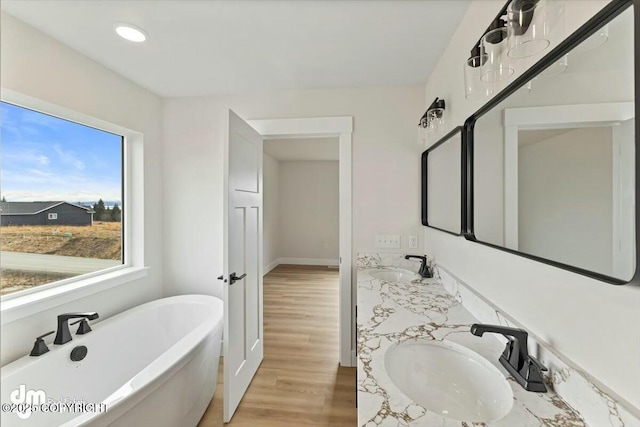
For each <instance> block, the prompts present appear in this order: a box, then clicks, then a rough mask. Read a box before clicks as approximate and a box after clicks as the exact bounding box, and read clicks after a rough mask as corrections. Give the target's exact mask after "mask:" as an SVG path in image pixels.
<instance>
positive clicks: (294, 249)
mask: <svg viewBox="0 0 640 427" xmlns="http://www.w3.org/2000/svg"><path fill="white" fill-rule="evenodd" d="M338 166H339V163H338V162H335V161H324V162H321V161H299V162H281V163H280V185H279V186H280V202H279V205H280V224H279V230H280V256H281V257H283V258H289V259H291V258H302V259H308V260H310V262H311V261H312V260H314V259H316V260H332V261H334V262H337V260H338V257H339V256H340V247H339V221H338V220H339V215H338V177H339V170H338ZM285 262H287V261H286V260H285ZM301 262H302V261H301Z"/></svg>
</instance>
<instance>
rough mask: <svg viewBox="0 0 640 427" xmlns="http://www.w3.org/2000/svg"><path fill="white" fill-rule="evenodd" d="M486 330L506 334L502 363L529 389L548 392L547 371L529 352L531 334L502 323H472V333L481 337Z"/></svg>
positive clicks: (501, 357)
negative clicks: (544, 378) (543, 373)
mask: <svg viewBox="0 0 640 427" xmlns="http://www.w3.org/2000/svg"><path fill="white" fill-rule="evenodd" d="M485 332H490V333H496V334H501V335H504V336H505V337H506V338H507V340H508V342H507V346H506V348H505V349H504V351H503V352H502V355H501V356H500V359H499V360H500V363H501V364H502V366H504V367H505V369H506V370H507V371H509V373H510V374H511V375H512V376H513V377H514V378H515V379H516V381H517V382H518V384H520V385H521V386H522V387H523V388H524V389H525V390H527V391H535V392H539V393H546V392H547V387H545V385H544V382H543V380H542V372H541V371H546V370H547V368H546V367H544V366H543V365H542V364H541V363H540V362H538V361H537V360H536V359H535V358H534V357H533V356H531V355H530V354H529V350H528V348H527V338H528V337H529V334H528V333H527V331H525V330H524V329H518V328H509V327H506V326H500V325H484V324H479V323H475V324H473V325H471V333H472V334H473V335H476V336H479V337H481V336H482V335H483V334H484V333H485Z"/></svg>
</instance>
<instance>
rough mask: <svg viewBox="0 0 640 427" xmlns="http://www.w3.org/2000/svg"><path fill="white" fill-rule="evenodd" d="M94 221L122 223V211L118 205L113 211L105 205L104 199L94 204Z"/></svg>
mask: <svg viewBox="0 0 640 427" xmlns="http://www.w3.org/2000/svg"><path fill="white" fill-rule="evenodd" d="M93 211H94V214H93V219H94V220H95V221H105V222H120V221H122V210H121V209H120V206H118V204H117V203H116V204H115V205H113V207H112V208H111V209H109V208H108V207H107V206H105V205H104V202H103V201H102V199H100V200H98V202H97V203H94V204H93Z"/></svg>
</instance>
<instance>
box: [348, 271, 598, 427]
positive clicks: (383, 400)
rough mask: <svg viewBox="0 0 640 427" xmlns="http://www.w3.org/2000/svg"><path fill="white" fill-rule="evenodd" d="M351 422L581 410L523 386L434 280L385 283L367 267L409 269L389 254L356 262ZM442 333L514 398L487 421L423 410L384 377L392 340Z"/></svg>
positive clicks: (564, 416)
mask: <svg viewBox="0 0 640 427" xmlns="http://www.w3.org/2000/svg"><path fill="white" fill-rule="evenodd" d="M358 264H359V266H358V317H357V327H358V339H357V349H358V425H360V426H366V427H372V426H412V427H414V426H428V427H434V426H438V427H454V426H455V427H479V426H487V427H489V426H490V427H516V426H517V427H539V426H554V427H579V426H586V424H585V423H584V421H583V420H582V418H581V417H580V415H579V414H578V413H577V412H576V411H574V410H573V409H572V408H571V407H570V406H569V405H568V404H566V403H565V402H564V401H563V400H562V399H561V398H560V397H559V396H558V395H557V394H555V393H554V392H552V391H549V392H548V393H532V392H528V391H525V390H524V389H523V388H522V387H521V386H520V385H519V384H518V383H516V381H515V380H514V379H513V378H512V377H511V376H510V375H509V374H508V373H507V371H506V370H505V369H504V368H503V367H502V365H500V363H499V362H498V358H499V356H500V354H501V353H502V351H503V350H504V345H503V344H501V343H500V341H499V340H498V339H496V338H495V337H493V336H491V335H490V334H487V335H485V336H483V337H476V336H474V335H472V334H471V333H470V332H469V328H470V327H471V325H472V324H473V323H477V320H476V319H475V318H474V317H473V316H472V315H471V314H470V313H469V312H468V311H467V310H466V309H465V308H464V307H463V306H462V305H460V304H459V303H458V302H457V301H456V300H455V299H454V297H453V296H452V295H451V294H449V293H448V292H447V291H446V290H445V289H444V287H443V286H442V285H441V284H440V282H439V281H438V280H436V279H422V280H417V281H414V282H411V283H394V282H386V281H381V280H377V279H375V278H373V277H372V276H371V275H370V274H369V273H370V272H372V271H375V270H381V269H385V268H389V267H400V268H405V269H410V270H413V271H416V268H415V267H416V263H415V262H412V261H404V260H396V261H395V262H393V264H392V263H387V264H386V266H380V260H371V259H367V258H363V259H359V262H358ZM415 339H421V340H437V341H442V340H445V339H446V340H448V341H451V342H454V343H457V344H461V345H463V346H465V347H467V348H469V349H471V350H473V351H475V352H476V353H478V354H480V355H482V356H483V357H485V358H486V359H487V360H489V361H490V362H491V363H492V364H493V365H494V366H496V367H497V368H498V369H499V370H500V371H501V372H502V373H504V375H505V377H507V380H508V382H509V384H510V385H511V387H512V389H513V394H514V403H513V407H512V409H511V411H510V412H509V413H508V414H507V415H506V416H505V417H503V418H502V419H500V420H498V421H494V422H490V423H486V424H485V423H478V422H476V423H474V422H472V421H473V420H468V421H456V420H451V419H447V418H444V417H443V416H441V415H439V414H437V413H434V412H430V411H427V410H426V409H425V408H423V407H422V406H420V405H418V404H416V403H414V402H413V401H412V400H411V399H409V398H408V397H407V396H405V395H404V394H403V393H402V392H401V391H400V390H399V389H398V388H397V387H396V386H395V385H394V384H393V383H392V382H391V380H390V379H389V377H388V375H387V373H386V370H385V367H384V355H385V351H386V350H387V348H389V347H390V346H391V345H393V344H394V343H400V342H403V341H407V340H415Z"/></svg>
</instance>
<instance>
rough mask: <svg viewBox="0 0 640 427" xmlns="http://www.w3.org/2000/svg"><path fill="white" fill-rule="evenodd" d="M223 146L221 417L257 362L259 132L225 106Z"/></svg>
mask: <svg viewBox="0 0 640 427" xmlns="http://www.w3.org/2000/svg"><path fill="white" fill-rule="evenodd" d="M228 129H229V134H228V138H227V150H226V154H227V155H226V158H227V159H226V160H227V161H226V165H227V167H226V171H225V178H226V190H227V191H226V193H227V194H226V197H225V199H226V200H225V201H226V209H225V232H224V235H225V242H224V248H225V249H224V250H225V254H224V257H225V261H224V264H225V274H224V278H225V280H226V282H225V283H224V304H225V307H224V315H225V322H224V421H225V422H229V421H231V417H233V414H234V412H235V410H236V408H237V407H238V404H239V403H240V400H241V399H242V396H244V393H245V391H246V390H247V387H249V384H250V383H251V380H252V379H253V376H254V375H255V373H256V371H257V370H258V366H260V362H262V355H263V338H262V337H263V333H262V332H263V325H262V256H263V254H262V136H261V135H260V134H259V133H258V132H256V131H255V130H254V129H253V128H252V127H251V126H249V125H248V124H247V123H246V122H245V121H244V120H242V119H241V118H240V117H239V116H238V115H236V114H235V113H234V112H233V111H231V110H229V127H228Z"/></svg>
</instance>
